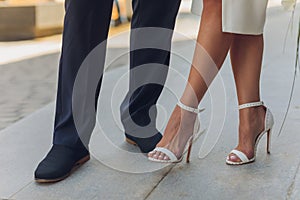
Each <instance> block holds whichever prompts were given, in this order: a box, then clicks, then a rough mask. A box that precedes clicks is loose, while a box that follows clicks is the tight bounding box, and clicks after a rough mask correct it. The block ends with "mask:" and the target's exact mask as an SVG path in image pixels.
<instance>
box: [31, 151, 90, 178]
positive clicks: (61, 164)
mask: <svg viewBox="0 0 300 200" xmlns="http://www.w3.org/2000/svg"><path fill="white" fill-rule="evenodd" d="M89 159H90V154H89V152H88V150H86V149H85V148H84V147H83V148H70V147H67V146H64V145H53V146H52V148H51V150H50V151H49V153H48V154H47V156H46V157H45V158H44V159H43V160H42V161H41V162H40V164H39V165H38V167H37V169H36V170H35V173H34V176H35V181H36V182H38V183H53V182H58V181H61V180H63V179H65V178H67V177H68V176H69V175H70V174H71V173H72V172H73V171H74V170H76V169H77V168H79V167H80V166H81V165H83V164H84V163H85V162H87V161H88V160H89Z"/></svg>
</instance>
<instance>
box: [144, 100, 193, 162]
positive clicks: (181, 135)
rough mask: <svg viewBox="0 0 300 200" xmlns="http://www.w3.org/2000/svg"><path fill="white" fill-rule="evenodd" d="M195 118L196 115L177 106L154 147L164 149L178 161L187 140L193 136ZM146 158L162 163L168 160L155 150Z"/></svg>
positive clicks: (167, 157)
mask: <svg viewBox="0 0 300 200" xmlns="http://www.w3.org/2000/svg"><path fill="white" fill-rule="evenodd" d="M196 117H197V114H196V113H193V112H190V111H187V110H184V109H181V108H180V107H179V106H178V105H177V106H176V107H175V109H174V111H173V113H172V115H171V117H170V119H169V122H168V124H167V127H166V130H165V133H164V135H163V138H162V139H161V141H160V142H159V143H158V144H157V146H156V147H163V148H166V149H168V150H170V151H171V152H172V153H173V154H174V155H175V156H176V157H177V159H180V158H181V157H182V154H183V152H184V150H185V146H186V144H187V142H188V140H189V139H190V138H191V136H192V135H193V132H194V124H195V120H196ZM148 157H149V158H154V159H158V160H164V161H169V160H170V158H169V156H167V155H166V154H164V153H162V152H160V151H156V150H154V151H152V152H150V153H149V154H148Z"/></svg>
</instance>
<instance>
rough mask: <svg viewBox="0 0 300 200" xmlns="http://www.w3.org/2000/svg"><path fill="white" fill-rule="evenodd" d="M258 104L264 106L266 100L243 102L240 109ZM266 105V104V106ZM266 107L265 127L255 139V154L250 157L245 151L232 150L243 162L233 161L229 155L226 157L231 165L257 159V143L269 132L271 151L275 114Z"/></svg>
mask: <svg viewBox="0 0 300 200" xmlns="http://www.w3.org/2000/svg"><path fill="white" fill-rule="evenodd" d="M258 106H264V102H262V101H260V102H253V103H246V104H242V105H240V106H239V110H241V109H245V108H251V107H258ZM264 107H265V106H264ZM265 109H266V115H265V129H264V131H263V132H261V133H260V134H259V135H258V136H257V138H256V140H255V146H254V156H253V158H248V157H247V156H246V154H245V153H243V152H241V151H239V150H236V149H234V150H232V151H231V152H230V154H235V155H236V156H237V157H238V158H239V159H240V160H241V162H233V161H231V160H230V158H229V155H230V154H229V155H228V156H227V158H226V163H227V164H229V165H243V164H247V163H251V162H254V161H255V157H256V150H257V145H258V143H259V141H260V139H261V138H262V136H263V135H264V134H265V133H267V153H268V154H269V153H270V145H271V131H272V128H273V125H274V118H273V115H272V113H271V111H270V110H269V109H268V108H267V107H265Z"/></svg>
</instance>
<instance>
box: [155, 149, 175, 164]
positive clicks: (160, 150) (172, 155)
mask: <svg viewBox="0 0 300 200" xmlns="http://www.w3.org/2000/svg"><path fill="white" fill-rule="evenodd" d="M154 151H159V152H162V153H164V154H166V155H167V156H168V157H169V158H170V161H171V162H176V161H178V158H177V157H176V156H175V154H174V153H173V152H172V151H170V150H169V149H166V148H162V147H156V148H155V149H154Z"/></svg>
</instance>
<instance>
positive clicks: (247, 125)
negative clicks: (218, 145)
mask: <svg viewBox="0 0 300 200" xmlns="http://www.w3.org/2000/svg"><path fill="white" fill-rule="evenodd" d="M265 115H266V108H265V107H264V106H259V107H251V108H246V109H242V110H240V113H239V119H240V125H239V144H238V146H237V147H236V148H235V149H236V150H238V151H241V152H243V153H244V154H245V155H246V156H247V157H248V158H249V159H251V158H253V157H254V154H255V152H254V146H255V142H256V139H257V137H258V135H259V134H260V133H261V132H262V131H264V129H265ZM228 160H229V161H231V162H235V163H239V162H241V161H242V160H241V159H240V158H239V157H238V156H237V155H235V154H234V153H231V154H229V156H228Z"/></svg>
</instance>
